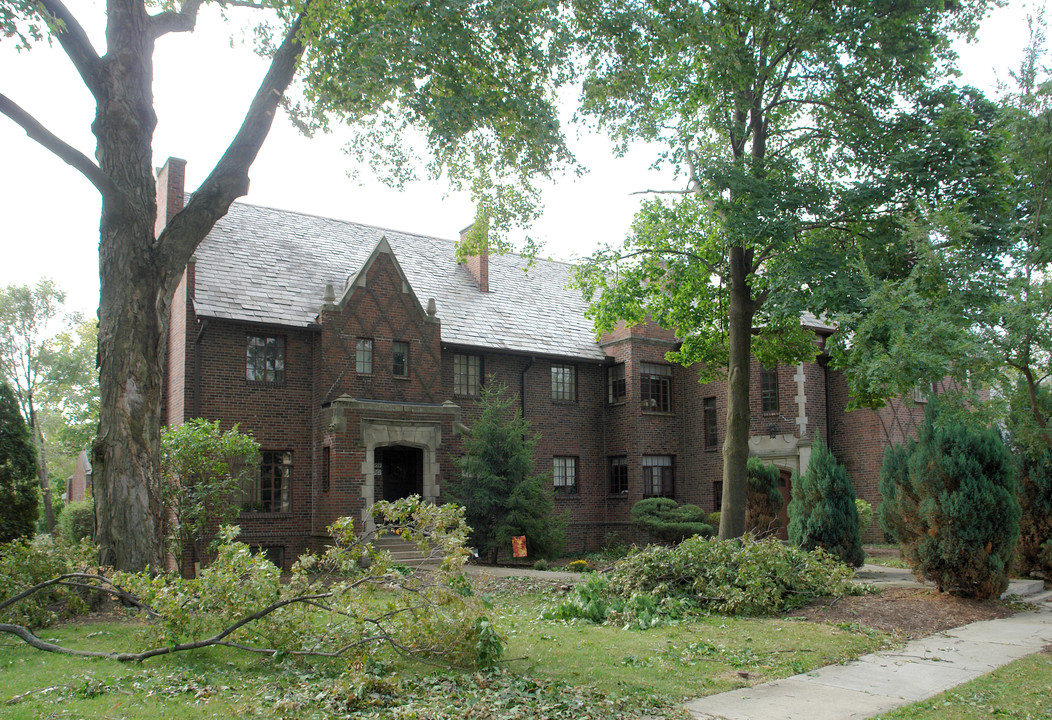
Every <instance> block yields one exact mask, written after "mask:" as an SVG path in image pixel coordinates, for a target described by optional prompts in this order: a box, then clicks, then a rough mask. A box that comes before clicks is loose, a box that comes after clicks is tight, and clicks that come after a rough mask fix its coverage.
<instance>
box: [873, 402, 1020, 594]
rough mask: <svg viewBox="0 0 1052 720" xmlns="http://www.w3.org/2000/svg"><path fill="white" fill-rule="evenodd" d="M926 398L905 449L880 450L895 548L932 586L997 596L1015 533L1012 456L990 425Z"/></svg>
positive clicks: (1004, 583)
mask: <svg viewBox="0 0 1052 720" xmlns="http://www.w3.org/2000/svg"><path fill="white" fill-rule="evenodd" d="M938 405H939V404H938V402H936V401H935V400H934V399H933V400H932V401H931V402H930V403H929V405H928V409H927V412H926V413H925V417H924V424H923V425H922V426H921V429H920V433H919V436H918V438H917V443H916V445H915V446H914V447H913V448H912V449H911V450H910V451H908V452H907V451H903V454H905V455H908V460H907V464H906V473H905V474H903V473H902V471H901V457H900V456H898V455H897V454H896V453H889V454H888V455H887V456H886V457H885V469H886V470H887V473H886V475H887V481H888V482H894V483H895V488H894V496H893V497H894V502H893V503H891V504H889V503H888V501H887V500H885V505H884V506H882V507H881V518H882V522H885V521H886V522H887V523H888V525H887V526H888V527H891V528H895V532H894V533H893V534H894V535H895V537H896V538H897V539H898V540H899V542H900V543H901V546H902V553H903V556H904V557H905V558H906V561H907V562H908V563H909V564H910V567H911V568H912V569H913V572H914V574H915V575H917V576H918V577H923V578H926V579H928V580H931V581H933V582H934V583H936V585H938V587H939V590H940V591H945V592H951V593H953V594H955V595H963V596H965V597H975V598H996V597H999V596H1000V594H1001V593H1002V592H1004V590H1005V588H1007V587H1008V573H1009V570H1010V565H1011V558H1012V553H1013V552H1014V550H1015V547H1016V543H1017V541H1018V539H1019V516H1020V510H1019V501H1018V499H1017V498H1016V481H1015V475H1014V468H1013V466H1012V458H1011V455H1010V454H1009V452H1008V450H1007V448H1006V447H1005V444H1004V442H1003V441H1002V440H1001V436H1000V434H999V433H998V431H997V430H995V429H993V428H988V427H980V426H978V425H977V424H976V423H974V422H968V421H967V420H965V419H964V418H963V417H962V416H961V415H960V414H959V413H952V414H951V413H942V415H941V416H940V410H939V407H938ZM889 458H890V460H889Z"/></svg>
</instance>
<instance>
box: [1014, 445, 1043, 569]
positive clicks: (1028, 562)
mask: <svg viewBox="0 0 1052 720" xmlns="http://www.w3.org/2000/svg"><path fill="white" fill-rule="evenodd" d="M1017 462H1018V468H1019V469H1018V473H1019V506H1020V511H1021V516H1020V522H1019V526H1020V527H1019V547H1018V550H1017V556H1016V561H1017V566H1016V569H1017V570H1018V571H1019V572H1022V573H1030V572H1033V571H1035V570H1036V571H1039V572H1042V573H1044V574H1045V576H1046V577H1052V450H1046V451H1045V452H1044V453H1042V454H1041V455H1039V456H1037V457H1034V456H1032V455H1029V454H1023V455H1022V456H1020V457H1019V458H1018V459H1017Z"/></svg>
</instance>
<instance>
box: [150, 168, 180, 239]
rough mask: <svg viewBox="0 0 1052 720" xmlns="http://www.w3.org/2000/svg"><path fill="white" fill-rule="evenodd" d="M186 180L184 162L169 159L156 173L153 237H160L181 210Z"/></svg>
mask: <svg viewBox="0 0 1052 720" xmlns="http://www.w3.org/2000/svg"><path fill="white" fill-rule="evenodd" d="M185 179H186V160H180V159H179V158H173V157H170V158H168V160H167V161H166V162H165V163H164V167H162V168H161V169H160V170H158V171H157V220H156V221H155V222H154V226H153V232H154V235H160V234H161V230H163V229H164V226H165V225H167V224H168V223H169V222H171V220H172V218H173V217H175V214H176V213H177V212H179V211H180V210H182V209H183V185H184V181H185Z"/></svg>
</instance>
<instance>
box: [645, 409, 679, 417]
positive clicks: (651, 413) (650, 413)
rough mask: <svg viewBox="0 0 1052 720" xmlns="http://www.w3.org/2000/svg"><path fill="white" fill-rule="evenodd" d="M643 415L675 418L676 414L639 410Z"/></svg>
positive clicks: (663, 411) (669, 411)
mask: <svg viewBox="0 0 1052 720" xmlns="http://www.w3.org/2000/svg"><path fill="white" fill-rule="evenodd" d="M639 412H641V413H642V414H643V415H657V416H659V417H676V413H674V412H672V411H671V410H668V411H665V410H640V411H639Z"/></svg>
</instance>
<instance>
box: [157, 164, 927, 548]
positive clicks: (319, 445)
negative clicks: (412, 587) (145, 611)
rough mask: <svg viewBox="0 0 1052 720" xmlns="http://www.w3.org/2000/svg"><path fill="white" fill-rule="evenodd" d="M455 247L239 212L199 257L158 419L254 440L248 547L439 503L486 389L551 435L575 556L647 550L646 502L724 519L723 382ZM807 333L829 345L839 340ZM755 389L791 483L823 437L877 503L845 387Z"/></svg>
mask: <svg viewBox="0 0 1052 720" xmlns="http://www.w3.org/2000/svg"><path fill="white" fill-rule="evenodd" d="M183 169H184V163H183V161H181V160H174V159H172V160H169V162H168V163H167V164H166V165H165V167H164V168H162V170H161V172H160V175H159V182H158V187H159V192H158V195H159V208H158V217H159V223H160V222H161V220H160V219H164V221H167V219H170V218H171V217H172V215H173V214H174V213H175V212H177V211H178V209H179V208H180V207H181V206H182V202H183V187H182V177H183ZM454 251H455V243H454V242H453V241H450V240H443V239H438V238H433V237H425V236H420V235H413V234H408V233H402V232H397V231H393V230H385V229H381V228H375V227H369V226H365V225H360V224H356V223H351V222H344V221H339V220H332V219H328V218H322V217H316V216H310V215H303V214H297V213H292V212H287V211H282V210H274V209H270V208H263V207H255V206H251V205H246V204H235V205H233V206H232V207H231V209H230V212H229V213H228V214H227V215H226V216H225V217H224V218H222V219H221V220H220V221H219V222H218V223H217V224H216V226H215V228H214V229H213V230H212V232H211V234H210V235H209V236H208V237H207V238H206V239H205V241H204V242H203V243H202V244H201V246H200V247H199V248H198V250H197V252H196V254H195V258H194V261H193V262H192V263H191V264H190V265H188V266H187V268H186V272H185V275H184V277H183V280H182V282H181V284H180V285H179V288H178V290H177V291H176V294H175V298H174V300H173V304H172V310H171V330H170V342H169V347H168V356H167V366H166V395H165V398H164V407H163V413H164V417H165V420H166V422H167V423H169V424H178V423H181V422H183V421H185V420H187V419H189V418H192V417H205V418H209V419H213V420H215V419H218V420H220V421H222V423H223V425H224V426H225V427H229V426H231V425H233V424H234V423H240V428H241V430H242V431H243V432H247V433H251V434H252V435H254V436H255V438H256V440H257V441H258V442H259V444H260V448H261V451H262V463H261V472H260V477H259V478H258V480H257V481H256V482H255V483H253V484H252V486H251V487H248V488H246V489H245V497H244V510H243V512H242V514H241V516H240V518H239V521H238V522H239V524H240V525H241V528H242V539H244V540H245V541H246V542H248V543H249V544H251V545H255V546H258V547H260V548H263V549H265V550H267V551H268V552H269V553H270V554H271V556H272V557H273V558H274V559H275V560H277V561H278V562H279V563H284V564H289V563H291V562H292V560H293V559H294V558H295V557H296V556H297V555H299V554H300V553H301V552H302V551H304V550H306V549H317V548H318V547H320V546H321V545H322V544H324V542H325V541H326V539H327V534H326V532H325V528H326V527H327V526H328V525H329V524H330V523H332V521H333V520H335V519H336V518H337V517H340V516H344V515H349V516H351V517H353V518H354V519H355V521H356V522H360V523H362V524H363V525H365V526H368V524H369V522H370V520H369V514H368V508H369V507H370V506H371V505H372V503H373V502H375V501H376V500H379V499H393V498H397V497H402V496H405V495H408V494H411V493H418V494H420V495H422V496H423V497H424V498H426V499H429V500H436V501H437V500H441V499H442V488H443V485H444V483H445V482H446V481H447V480H448V479H449V478H450V477H451V476H452V474H453V473H454V472H455V467H454V464H453V460H454V458H455V457H456V456H457V454H458V452H459V451H460V448H461V444H462V434H463V432H464V431H465V429H466V428H467V427H470V425H471V423H472V420H473V418H474V417H475V416H476V409H475V398H476V397H477V396H478V390H479V387H480V385H481V384H482V383H483V382H491V378H492V379H493V381H496V382H500V383H502V384H503V385H505V386H506V387H507V388H508V389H509V391H510V392H512V393H514V394H515V395H516V401H517V402H518V403H519V406H520V407H521V410H522V412H523V415H524V416H525V417H526V418H527V419H528V420H529V421H530V422H531V424H532V427H533V428H534V430H536V431H539V432H540V435H541V440H540V443H539V445H538V448H537V462H538V465H539V466H540V467H547V468H551V469H552V471H553V485H554V487H553V490H554V492H555V496H556V509H557V511H558V512H568V514H569V518H570V523H569V536H568V541H569V548H570V549H573V550H585V549H594V548H597V547H599V546H600V545H601V544H602V543H603V542H604V539H605V538H607V536H608V535H609V534H610V533H617V534H618V535H619V537H620V538H621V539H622V540H633V539H636V532H635V531H634V529H633V528H632V526H631V524H630V522H629V518H630V510H631V507H632V504H633V503H635V502H636V501H638V500H640V499H641V498H643V497H649V496H654V495H664V496H669V497H674V498H675V499H676V500H678V501H680V502H690V503H694V504H697V505H699V506H701V507H702V508H704V509H706V510H714V509H718V507H719V505H718V503H719V493H720V489H721V488H720V486H721V483H720V477H721V472H722V458H721V447H720V446H721V444H722V442H723V436H724V426H725V421H726V417H725V416H726V409H727V407H726V388H725V385H724V384H723V383H712V384H705V385H702V384H699V383H698V381H697V373H696V372H694V371H692V370H691V369H688V368H683V367H680V366H678V365H673V364H670V363H668V362H667V361H666V360H665V357H664V356H665V353H666V351H668V350H669V349H671V348H673V347H674V346H675V344H676V340H675V338H674V337H673V336H672V335H671V334H670V333H669V332H667V331H665V330H663V329H661V328H658V327H655V326H652V325H646V326H638V327H633V328H622V329H619V330H618V331H616V332H614V333H610V334H608V335H607V336H604V337H602V338H601V339H600V340H599V341H598V342H597V341H596V339H595V335H594V332H593V330H592V328H591V326H590V323H589V322H588V321H587V320H586V319H585V317H584V311H585V307H586V306H585V303H584V301H583V300H582V298H581V297H580V295H579V293H577V292H576V291H574V290H571V289H568V287H567V283H568V280H569V276H570V270H571V268H570V266H569V265H567V264H565V263H559V262H550V261H539V262H537V263H536V264H535V265H534V266H533V267H532V268H530V270H529V273H528V274H527V273H526V272H524V270H525V269H526V264H525V261H524V260H523V259H521V258H519V257H518V256H515V255H502V256H493V257H488V256H487V255H485V254H483V255H482V256H481V257H474V258H471V259H469V261H467V262H466V263H463V264H458V263H457V262H456V260H455V258H454ZM810 325H811V326H812V327H813V329H814V331H815V337H816V342H817V343H818V344H819V345H821V344H822V343H824V342H825V339H826V338H827V337H828V335H829V334H830V332H831V328H829V327H828V326H825V325H823V324H822V323H820V322H818V321H814V320H812V321H811V322H810ZM753 378H754V396H753V407H752V418H753V419H752V430H753V437H752V438H751V440H750V445H751V448H752V452H753V454H755V455H758V456H760V457H762V458H764V459H765V460H768V461H770V462H773V463H775V464H776V465H777V466H778V467H779V468H780V469H781V470H782V471H783V479H785V480H787V479H788V477H789V474H790V473H791V472H792V471H794V470H798V469H800V468H801V467H804V466H806V463H807V461H808V458H809V453H810V446H811V439H812V438H813V437H814V436H815V434H817V433H821V434H822V436H823V437H824V438H827V439H828V442H829V443H830V445H831V447H832V448H833V450H834V452H836V453H837V455H838V456H839V457H840V458H841V460H842V461H843V462H844V463H845V464H846V465H847V467H848V470H849V472H851V475H852V477H853V478H854V480H855V483H856V485H857V487H858V489H859V493H860V495H861V496H863V497H866V498H868V499H870V500H871V501H873V502H876V501H877V491H876V482H877V470H878V468H879V465H880V461H881V457H882V453H883V448H884V444H885V440H884V438H885V433H884V430H882V429H881V427H882V422H883V423H884V424H885V425H887V424H888V422H889V421H888V418H886V417H882V416H881V414H880V413H872V412H868V411H855V412H851V413H846V412H845V411H844V407H845V404H846V401H847V391H846V386H845V383H844V381H843V378H842V377H840V376H839V375H838V374H837V373H835V372H832V371H829V370H828V369H827V368H826V366H825V365H824V364H823V363H822V362H821V361H819V362H816V363H803V364H800V365H796V366H788V365H784V366H779V367H776V368H772V369H764V368H761V367H760V366H759V365H758V364H757V365H755V366H754V368H753ZM894 410H895V409H894V408H892V409H890V410H889V411H888V412H892V411H894ZM914 410H915V409H914V408H912V407H909V406H907V407H906V411H907V412H908V413H911V414H912V413H914ZM786 485H787V483H786ZM785 490H786V492H787V491H788V488H787V487H786V488H785Z"/></svg>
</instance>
